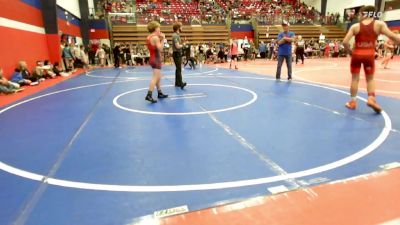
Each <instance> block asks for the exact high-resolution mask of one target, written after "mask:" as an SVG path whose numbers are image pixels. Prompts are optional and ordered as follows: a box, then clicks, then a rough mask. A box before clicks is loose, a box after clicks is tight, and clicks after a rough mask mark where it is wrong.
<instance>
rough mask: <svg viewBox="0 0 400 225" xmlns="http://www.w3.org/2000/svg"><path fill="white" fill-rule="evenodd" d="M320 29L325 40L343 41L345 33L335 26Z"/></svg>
mask: <svg viewBox="0 0 400 225" xmlns="http://www.w3.org/2000/svg"><path fill="white" fill-rule="evenodd" d="M322 28H323V30H322V32H323V34H324V35H325V37H326V38H327V39H338V40H343V38H344V36H346V32H345V31H343V30H342V29H341V28H339V27H337V26H333V25H330V26H323V27H322Z"/></svg>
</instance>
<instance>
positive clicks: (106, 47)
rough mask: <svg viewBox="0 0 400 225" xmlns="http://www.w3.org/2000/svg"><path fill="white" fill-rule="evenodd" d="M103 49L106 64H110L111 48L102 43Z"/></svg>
mask: <svg viewBox="0 0 400 225" xmlns="http://www.w3.org/2000/svg"><path fill="white" fill-rule="evenodd" d="M103 48H104V51H105V52H106V65H107V66H109V65H111V49H110V46H108V45H106V44H103Z"/></svg>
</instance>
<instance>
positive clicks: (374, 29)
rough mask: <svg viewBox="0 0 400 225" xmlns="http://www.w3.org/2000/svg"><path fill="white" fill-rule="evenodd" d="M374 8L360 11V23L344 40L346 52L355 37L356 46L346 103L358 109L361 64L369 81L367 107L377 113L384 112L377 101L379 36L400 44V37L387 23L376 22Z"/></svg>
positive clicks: (367, 7)
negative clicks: (376, 72) (377, 47)
mask: <svg viewBox="0 0 400 225" xmlns="http://www.w3.org/2000/svg"><path fill="white" fill-rule="evenodd" d="M374 15H376V11H375V7H374V6H364V7H362V8H361V9H360V22H359V23H356V24H354V25H353V26H351V28H350V29H349V31H348V32H347V34H346V37H345V38H344V40H343V45H344V46H345V49H346V50H349V48H350V44H349V42H350V39H351V38H352V37H353V36H355V39H356V40H355V44H354V48H353V53H352V56H351V74H352V80H351V87H350V95H351V100H350V101H349V102H347V103H346V107H347V108H349V109H352V110H354V109H356V108H357V92H358V82H359V80H360V69H361V64H362V65H363V66H364V71H365V78H366V81H367V92H368V101H367V105H368V106H369V107H371V108H372V109H373V110H374V111H375V112H376V113H380V112H381V111H382V109H381V107H380V106H379V105H378V104H377V103H376V99H375V81H374V72H375V43H376V39H377V37H378V35H379V34H384V35H386V36H387V37H389V38H390V39H392V40H393V41H395V42H397V43H399V42H400V37H399V36H397V35H396V34H394V33H393V32H391V31H390V30H389V28H388V27H387V25H386V23H385V22H383V21H379V20H375V19H374Z"/></svg>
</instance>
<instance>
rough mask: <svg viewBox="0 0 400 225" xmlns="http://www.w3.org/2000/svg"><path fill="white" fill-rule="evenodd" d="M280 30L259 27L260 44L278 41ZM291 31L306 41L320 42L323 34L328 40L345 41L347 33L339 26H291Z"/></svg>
mask: <svg viewBox="0 0 400 225" xmlns="http://www.w3.org/2000/svg"><path fill="white" fill-rule="evenodd" d="M268 29H269V31H268ZM280 30H282V27H281V26H259V27H258V40H259V41H260V42H261V41H264V42H270V41H271V39H275V40H276V38H277V37H278V34H279V32H280ZM290 30H291V31H293V32H294V33H295V34H296V35H301V36H302V37H303V38H304V39H306V40H307V39H311V38H314V39H316V40H318V39H319V35H320V34H321V33H322V34H324V35H325V38H326V39H330V40H334V39H338V40H343V38H344V36H345V35H346V32H345V31H343V30H342V29H340V28H339V27H337V26H316V25H292V26H290ZM267 33H269V36H268V37H266V34H267Z"/></svg>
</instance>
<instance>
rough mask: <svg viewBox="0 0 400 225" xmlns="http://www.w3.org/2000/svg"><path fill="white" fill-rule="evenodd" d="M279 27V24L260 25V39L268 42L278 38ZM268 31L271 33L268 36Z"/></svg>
mask: <svg viewBox="0 0 400 225" xmlns="http://www.w3.org/2000/svg"><path fill="white" fill-rule="evenodd" d="M279 29H280V28H278V26H258V41H259V42H261V41H264V42H265V43H267V42H271V40H272V39H275V40H276V38H277V37H278V34H279V32H280V30H279ZM267 33H268V34H269V35H268V37H267V35H266V34H267ZM255 35H257V34H255Z"/></svg>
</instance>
